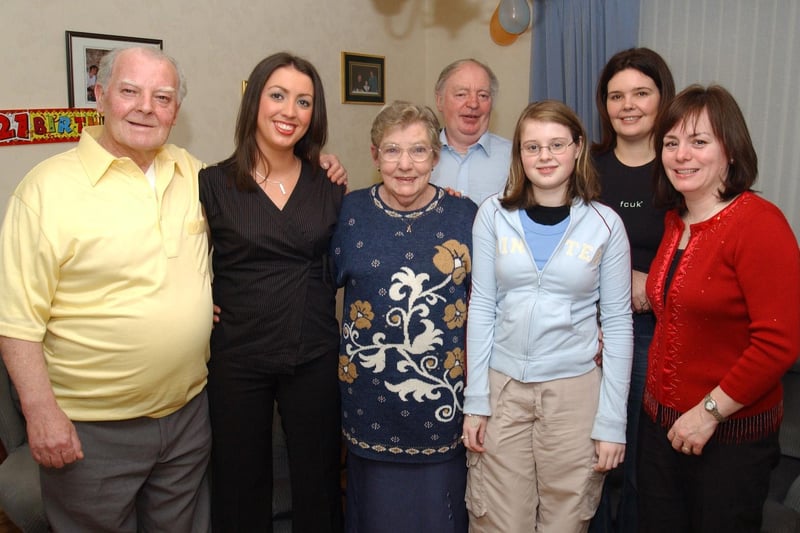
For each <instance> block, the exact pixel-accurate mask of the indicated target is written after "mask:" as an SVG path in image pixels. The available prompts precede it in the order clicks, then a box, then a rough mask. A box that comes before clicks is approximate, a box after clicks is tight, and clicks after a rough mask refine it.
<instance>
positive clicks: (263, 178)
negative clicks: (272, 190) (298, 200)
mask: <svg viewBox="0 0 800 533" xmlns="http://www.w3.org/2000/svg"><path fill="white" fill-rule="evenodd" d="M255 172H256V177H257V178H259V179H260V180H261V181H260V182H259V184H261V183H266V184H270V183H274V184H275V185H277V186H278V187H280V189H281V193H283V195H284V196H286V188H285V187H284V186H283V182H281V181H278V180H273V179H269V178H268V177H266V176H265V175H264V174H262V173H261V172H259V171H258V170H256V171H255Z"/></svg>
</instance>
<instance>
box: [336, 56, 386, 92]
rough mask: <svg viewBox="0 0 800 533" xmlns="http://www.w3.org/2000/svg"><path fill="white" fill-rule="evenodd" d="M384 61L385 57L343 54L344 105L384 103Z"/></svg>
mask: <svg viewBox="0 0 800 533" xmlns="http://www.w3.org/2000/svg"><path fill="white" fill-rule="evenodd" d="M384 60H385V58H384V56H372V55H365V54H354V53H351V52H342V103H344V104H383V103H384V101H385V100H386V90H385V89H386V86H385V84H384V82H385V73H384V66H385V65H384Z"/></svg>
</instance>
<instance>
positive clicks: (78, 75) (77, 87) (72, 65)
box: [66, 30, 164, 107]
mask: <svg viewBox="0 0 800 533" xmlns="http://www.w3.org/2000/svg"><path fill="white" fill-rule="evenodd" d="M66 36H67V94H68V95H69V101H68V104H69V107H97V102H95V99H94V84H95V83H96V81H97V68H98V66H99V65H100V60H101V59H102V58H103V56H104V55H106V54H107V53H108V52H110V51H111V50H113V49H114V48H120V47H127V46H152V47H154V48H158V49H163V48H164V41H162V40H160V39H144V38H140V37H124V36H121V35H105V34H102V33H83V32H79V31H69V30H67V32H66Z"/></svg>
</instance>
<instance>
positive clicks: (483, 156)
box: [431, 130, 511, 205]
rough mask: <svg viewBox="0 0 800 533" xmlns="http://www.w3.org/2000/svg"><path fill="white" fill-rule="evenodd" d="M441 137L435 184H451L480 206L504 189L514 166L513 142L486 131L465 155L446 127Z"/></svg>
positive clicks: (435, 168)
mask: <svg viewBox="0 0 800 533" xmlns="http://www.w3.org/2000/svg"><path fill="white" fill-rule="evenodd" d="M439 139H440V140H441V141H442V153H441V155H440V156H439V163H438V164H437V165H436V167H434V169H433V174H432V175H431V182H432V183H434V184H436V185H438V186H439V187H450V188H451V189H453V190H456V191H458V192H460V193H461V194H463V195H465V196H468V197H469V198H470V199H472V201H474V202H475V203H476V204H478V205H480V203H481V202H483V201H484V200H485V199H486V198H488V197H489V196H491V195H493V194H495V193H499V192H501V191H502V190H503V188H504V187H505V184H506V179H507V178H508V169H509V167H510V166H511V141H509V140H508V139H505V138H503V137H500V136H499V135H494V134H492V133H489V132H486V133H484V134H483V135H481V137H480V139H478V142H477V143H475V144H473V145H472V146H470V147H469V150H467V154H466V155H463V156H462V155H461V154H459V153H458V152H456V151H455V150H454V149H453V148H452V147H450V145H448V144H447V136H446V135H445V132H444V130H442V131H441V132H440V133H439Z"/></svg>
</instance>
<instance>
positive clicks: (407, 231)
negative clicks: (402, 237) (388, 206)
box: [406, 224, 411, 233]
mask: <svg viewBox="0 0 800 533" xmlns="http://www.w3.org/2000/svg"><path fill="white" fill-rule="evenodd" d="M406 233H411V224H407V225H406Z"/></svg>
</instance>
